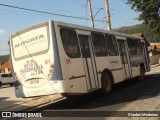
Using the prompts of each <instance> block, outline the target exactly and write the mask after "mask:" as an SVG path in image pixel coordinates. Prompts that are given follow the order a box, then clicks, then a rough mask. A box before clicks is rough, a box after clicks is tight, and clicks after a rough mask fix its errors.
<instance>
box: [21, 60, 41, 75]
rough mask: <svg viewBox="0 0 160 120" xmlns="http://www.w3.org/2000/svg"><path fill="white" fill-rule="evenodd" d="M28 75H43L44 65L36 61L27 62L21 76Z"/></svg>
mask: <svg viewBox="0 0 160 120" xmlns="http://www.w3.org/2000/svg"><path fill="white" fill-rule="evenodd" d="M26 73H30V75H31V76H34V75H38V74H42V73H43V65H42V64H38V63H37V61H35V60H31V61H26V63H25V64H24V66H23V69H20V74H26Z"/></svg>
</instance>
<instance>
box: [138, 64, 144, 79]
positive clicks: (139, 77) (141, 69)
mask: <svg viewBox="0 0 160 120" xmlns="http://www.w3.org/2000/svg"><path fill="white" fill-rule="evenodd" d="M144 78H145V68H144V66H143V65H141V66H140V75H139V76H138V79H139V80H143V79H144Z"/></svg>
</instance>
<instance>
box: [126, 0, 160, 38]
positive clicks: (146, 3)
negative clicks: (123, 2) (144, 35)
mask: <svg viewBox="0 0 160 120" xmlns="http://www.w3.org/2000/svg"><path fill="white" fill-rule="evenodd" d="M128 3H129V4H131V6H132V9H134V10H135V11H138V12H141V13H140V16H139V20H143V21H144V23H145V24H146V25H148V26H149V27H150V29H151V31H152V32H153V33H154V34H155V35H157V36H160V0H128Z"/></svg>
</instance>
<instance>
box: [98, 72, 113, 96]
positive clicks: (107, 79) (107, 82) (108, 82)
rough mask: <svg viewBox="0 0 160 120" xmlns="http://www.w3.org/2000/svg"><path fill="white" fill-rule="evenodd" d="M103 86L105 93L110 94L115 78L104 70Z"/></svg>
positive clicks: (103, 92)
mask: <svg viewBox="0 0 160 120" xmlns="http://www.w3.org/2000/svg"><path fill="white" fill-rule="evenodd" d="M101 86H102V94H103V95H108V94H109V93H111V91H112V86H113V80H112V76H111V75H110V74H109V73H108V72H104V73H103V74H102V79H101Z"/></svg>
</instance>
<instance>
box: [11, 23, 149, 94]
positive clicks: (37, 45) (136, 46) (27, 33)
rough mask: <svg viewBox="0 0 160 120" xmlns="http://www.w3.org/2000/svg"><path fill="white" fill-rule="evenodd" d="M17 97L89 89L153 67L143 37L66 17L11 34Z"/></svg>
mask: <svg viewBox="0 0 160 120" xmlns="http://www.w3.org/2000/svg"><path fill="white" fill-rule="evenodd" d="M9 44H10V53H11V62H12V67H13V73H14V76H15V79H14V86H15V93H16V96H17V97H32V96H41V95H49V94H55V93H61V94H68V95H72V94H84V93H89V92H91V91H94V90H98V89H101V90H102V92H103V93H104V94H108V93H110V92H111V90H112V85H113V84H115V83H118V82H121V81H125V80H126V79H129V78H133V77H138V78H139V79H143V78H144V75H145V72H147V71H149V70H150V61H149V57H148V50H147V45H146V42H145V41H144V40H143V38H141V37H134V36H131V35H127V34H123V33H117V32H113V31H111V32H109V31H105V30H100V29H96V28H91V27H84V26H79V25H74V24H68V23H64V22H56V21H48V22H44V23H40V24H36V25H33V26H30V27H27V28H25V29H23V30H21V31H18V32H16V33H15V34H13V35H12V36H11V37H10V40H9Z"/></svg>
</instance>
